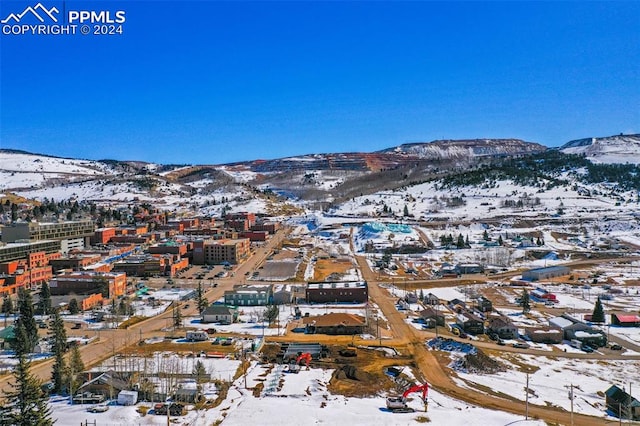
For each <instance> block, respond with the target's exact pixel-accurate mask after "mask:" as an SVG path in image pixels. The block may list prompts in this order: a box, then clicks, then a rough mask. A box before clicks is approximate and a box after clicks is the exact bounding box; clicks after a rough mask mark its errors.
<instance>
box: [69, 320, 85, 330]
mask: <svg viewBox="0 0 640 426" xmlns="http://www.w3.org/2000/svg"><path fill="white" fill-rule="evenodd" d="M71 328H73V329H74V330H79V329H81V328H82V323H81V322H77V323H75V324H73V326H71Z"/></svg>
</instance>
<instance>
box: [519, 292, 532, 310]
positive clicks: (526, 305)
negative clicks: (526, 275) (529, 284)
mask: <svg viewBox="0 0 640 426" xmlns="http://www.w3.org/2000/svg"><path fill="white" fill-rule="evenodd" d="M520 304H521V305H522V313H523V314H526V313H527V312H529V311H530V310H531V302H530V300H529V292H528V291H527V289H526V288H525V289H524V290H522V299H521V300H520Z"/></svg>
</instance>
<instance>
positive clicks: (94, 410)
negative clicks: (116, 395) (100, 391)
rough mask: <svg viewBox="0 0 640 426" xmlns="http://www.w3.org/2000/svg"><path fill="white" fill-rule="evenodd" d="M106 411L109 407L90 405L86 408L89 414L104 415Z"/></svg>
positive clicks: (105, 405)
mask: <svg viewBox="0 0 640 426" xmlns="http://www.w3.org/2000/svg"><path fill="white" fill-rule="evenodd" d="M107 410H109V406H108V405H107V404H98V405H92V406H91V407H89V408H87V411H88V412H90V413H104V412H105V411H107Z"/></svg>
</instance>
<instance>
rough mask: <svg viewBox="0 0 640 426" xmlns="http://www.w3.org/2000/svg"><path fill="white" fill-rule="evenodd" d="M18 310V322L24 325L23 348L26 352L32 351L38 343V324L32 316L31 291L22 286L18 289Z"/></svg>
mask: <svg viewBox="0 0 640 426" xmlns="http://www.w3.org/2000/svg"><path fill="white" fill-rule="evenodd" d="M18 311H19V312H20V323H21V324H22V325H23V326H24V331H25V337H26V338H27V341H26V342H25V349H26V350H27V352H29V353H30V352H33V349H34V348H35V346H36V344H37V343H38V324H37V323H36V319H35V318H34V316H33V315H34V310H33V298H32V297H31V292H30V291H29V290H26V289H24V288H20V290H19V291H18Z"/></svg>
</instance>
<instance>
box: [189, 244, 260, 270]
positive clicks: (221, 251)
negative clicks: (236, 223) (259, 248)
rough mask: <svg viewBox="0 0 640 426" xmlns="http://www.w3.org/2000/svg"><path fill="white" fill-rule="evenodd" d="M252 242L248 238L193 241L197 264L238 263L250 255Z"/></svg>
mask: <svg viewBox="0 0 640 426" xmlns="http://www.w3.org/2000/svg"><path fill="white" fill-rule="evenodd" d="M250 250H251V242H250V241H249V239H248V238H239V239H227V240H198V241H195V242H194V243H193V263H194V264H195V265H220V264H222V263H225V262H228V263H230V264H233V265H237V264H239V263H241V262H242V261H244V260H245V259H247V258H248V257H249V254H250Z"/></svg>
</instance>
